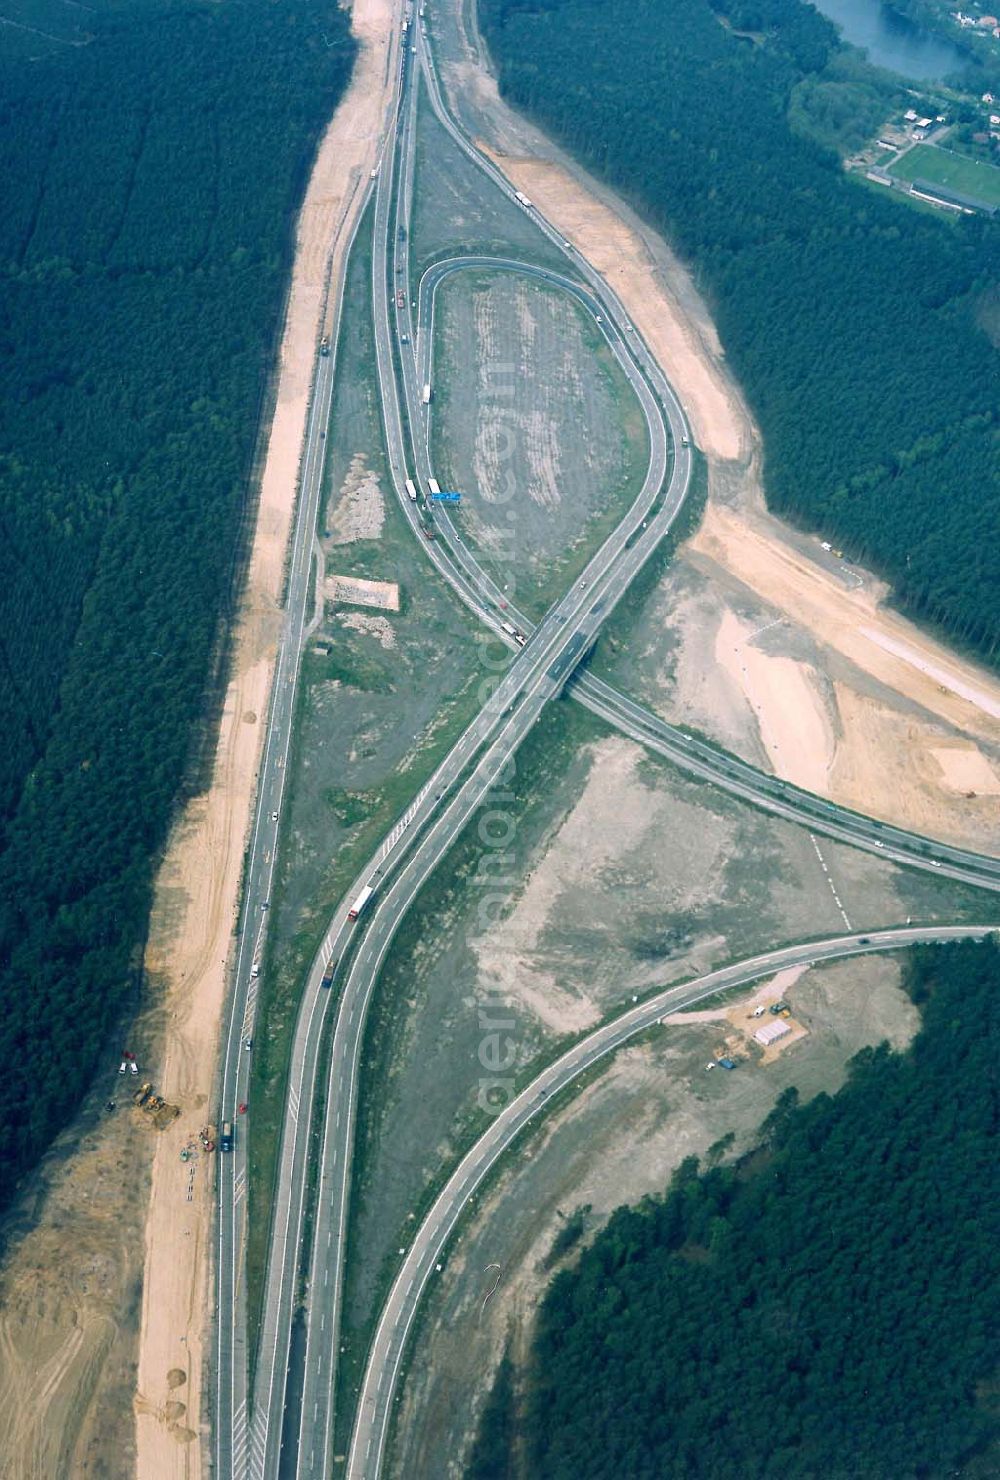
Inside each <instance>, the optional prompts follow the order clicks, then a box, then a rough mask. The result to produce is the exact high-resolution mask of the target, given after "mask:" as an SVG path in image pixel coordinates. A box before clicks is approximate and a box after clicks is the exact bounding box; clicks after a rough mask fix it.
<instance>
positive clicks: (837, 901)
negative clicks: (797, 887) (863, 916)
mask: <svg viewBox="0 0 1000 1480" xmlns="http://www.w3.org/2000/svg"><path fill="white" fill-rule="evenodd" d="M809 841H810V842H811V843H812V845H813V847H814V848H815V849H816V857H817V858H818V859H819V862H820V867H821V868H822V870H823V873H824V874H825V876H826V882H827V883H828V884H829V886H830V893H831V894H832V895H833V902H834V904H835V905H836V906H837V909H838V910H839V911H840V918H841V919H842V920H843V922H844V924H845V925H846V926H847V928H848V930H853V929H854V926H853V925H852V924H851V922H850V920H849V919H848V918H847V911H846V910H845V909H844V906H843V904H842V903H841V899H840V895H839V894H838V893H837V886H836V884H835V883H834V882H833V878H832V877H831V874H830V870H829V869H828V868H827V866H826V862H825V860H824V858H823V855H822V853H821V852H820V851H819V844H818V843H817V841H816V839H815V837H814V836H813V834H812V833H810V834H809Z"/></svg>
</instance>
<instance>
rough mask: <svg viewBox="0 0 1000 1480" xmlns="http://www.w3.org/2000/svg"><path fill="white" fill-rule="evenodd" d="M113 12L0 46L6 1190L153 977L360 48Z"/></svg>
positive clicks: (292, 17)
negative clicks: (263, 449)
mask: <svg viewBox="0 0 1000 1480" xmlns="http://www.w3.org/2000/svg"><path fill="white" fill-rule="evenodd" d="M88 27H89V41H88V44H86V45H82V46H74V47H71V48H70V47H67V48H65V49H64V50H61V51H56V50H51V51H48V52H46V53H45V54H44V55H42V56H41V57H38V58H36V59H35V60H34V61H33V62H32V63H31V64H27V63H25V62H21V61H18V60H17V59H16V58H15V57H11V56H5V57H4V58H2V59H0V77H2V87H0V97H2V101H0V171H2V173H3V177H4V180H5V184H6V190H5V203H4V204H5V209H4V212H3V213H0V275H2V278H3V294H2V297H0V390H2V394H0V530H2V533H3V539H2V541H0V561H2V564H3V570H2V579H0V707H2V713H3V716H4V720H5V731H6V733H5V740H6V743H5V745H4V747H3V748H2V751H0V1057H2V1060H3V1063H4V1074H3V1075H2V1076H0V1206H3V1205H4V1204H5V1203H6V1202H7V1201H8V1200H9V1198H10V1196H11V1195H12V1193H13V1190H14V1187H15V1185H16V1182H17V1178H18V1177H19V1175H20V1174H21V1173H22V1172H23V1171H24V1170H25V1169H26V1168H27V1167H30V1166H31V1165H32V1163H33V1162H34V1161H35V1160H36V1159H37V1157H38V1155H39V1154H40V1153H41V1152H42V1151H43V1150H44V1148H45V1147H46V1145H47V1144H48V1142H49V1140H50V1139H51V1137H52V1136H53V1134H55V1132H57V1131H58V1130H59V1129H60V1128H61V1127H62V1126H63V1125H64V1124H65V1123H66V1121H67V1119H68V1117H69V1116H70V1115H71V1114H72V1113H73V1111H74V1109H75V1107H76V1105H77V1104H78V1102H79V1098H80V1095H81V1093H82V1092H83V1090H84V1088H85V1086H86V1085H87V1084H88V1082H89V1081H90V1078H91V1076H92V1074H93V1071H94V1069H95V1066H96V1065H97V1063H98V1062H99V1059H100V1058H101V1056H106V1057H107V1060H108V1062H109V1063H110V1062H113V1059H114V1056H115V1054H116V1052H117V1049H118V1047H119V1045H118V1043H117V1042H116V1041H115V1038H116V1037H117V1033H116V1032H115V1025H116V1024H117V1023H119V1022H120V1021H121V1018H122V1014H123V1011H125V1009H126V1007H127V1006H128V1005H130V1004H131V1005H134V1002H135V1000H136V999H135V991H136V985H137V978H138V965H139V961H140V958H141V945H142V942H143V939H144V934H145V929H146V920H147V915H148V910H149V903H150V883H151V877H152V867H153V862H154V860H155V858H156V856H157V854H158V852H159V850H160V849H161V848H162V846H163V843H164V840H165V837H166V832H167V828H168V825H169V822H170V818H171V813H172V809H173V806H174V803H175V799H176V797H177V794H178V788H179V786H180V784H181V781H182V778H183V776H184V775H185V771H186V768H187V767H189V765H190V763H191V759H192V753H193V751H194V750H195V748H196V740H197V736H198V733H199V723H200V721H201V720H202V718H203V717H204V714H205V710H206V697H207V691H208V684H209V680H210V677H211V671H212V670H213V665H214V664H215V663H216V660H217V657H218V653H219V651H220V646H221V641H222V636H223V633H224V627H225V622H226V619H227V617H228V615H229V611H228V604H229V602H230V600H231V596H232V590H233V585H234V576H235V572H236V571H237V569H238V567H239V563H240V542H241V540H242V539H243V538H244V536H245V534H246V528H247V524H248V520H247V514H248V512H249V508H250V505H251V503H252V499H251V492H252V490H251V487H250V479H251V471H252V468H251V464H252V460H253V456H254V448H255V443H256V438H257V429H258V422H259V417H260V412H261V409H262V406H263V404H264V393H265V390H266V385H267V379H268V375H269V372H270V364H271V357H272V354H273V349H274V342H275V334H276V330H277V326H278V320H279V315H280V312H281V307H282V301H283V293H284V284H285V278H286V273H287V268H288V265H289V262H290V247H291V242H292V221H293V217H294V212H295V210H296V208H297V205H298V201H299V199H300V196H301V193H302V189H303V186H304V182H305V179H306V177H307V171H308V166H309V163H310V159H311V156H312V153H313V150H314V148H315V143H316V140H317V138H318V135H319V132H320V130H321V128H322V127H323V125H324V123H325V122H326V120H327V119H328V118H329V116H330V114H331V112H332V110H333V108H334V107H335V105H336V103H337V101H338V99H339V97H340V96H341V94H342V92H343V89H344V87H345V85H346V81H347V78H348V75H349V71H350V67H351V62H352V58H353V45H354V44H353V41H352V39H351V37H350V34H349V20H348V16H347V15H346V13H345V12H343V11H341V10H340V9H339V8H338V7H337V6H336V5H335V4H332V3H331V4H322V5H319V6H315V5H309V4H306V3H304V0H287V3H285V4H283V5H282V6H281V7H276V6H272V5H269V4H266V3H264V0H229V3H227V4H226V5H225V6H207V5H202V4H197V3H180V4H173V3H167V4H160V3H151V4H142V5H136V6H133V7H128V6H126V7H124V8H116V9H115V10H107V11H104V12H98V11H95V12H93V13H91V14H90V15H89V16H88ZM112 1035H114V1036H112Z"/></svg>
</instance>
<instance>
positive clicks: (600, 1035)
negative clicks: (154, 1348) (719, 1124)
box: [346, 925, 996, 1480]
mask: <svg viewBox="0 0 1000 1480" xmlns="http://www.w3.org/2000/svg"><path fill="white" fill-rule="evenodd" d="M995 929H996V927H995V926H988V925H983V926H956V927H937V928H925V929H913V928H908V929H907V928H904V929H901V930H874V931H871V932H870V933H869V934H868V935H867V936H865V937H862V936H860V935H854V934H851V935H846V936H838V937H834V938H830V939H827V940H822V941H813V942H812V943H810V944H805V945H799V946H785V947H784V948H783V949H781V950H777V951H768V952H766V953H764V954H763V955H760V956H754V957H752V958H750V959H749V960H746V961H741V962H737V963H736V964H735V965H732V966H727V967H724V968H723V969H722V970H720V971H713V972H712V973H711V974H710V975H708V976H703V977H699V978H698V979H697V980H696V981H692V982H686V983H684V984H682V985H681V986H674V987H669V988H667V989H666V990H665V991H663V992H657V993H656V995H655V996H653V997H650V998H648V999H647V1000H646V1001H645V1002H642V1003H640V1005H639V1006H638V1007H633V1008H632V1009H631V1010H630V1011H628V1012H626V1013H623V1014H622V1016H621V1017H619V1018H617V1019H615V1020H614V1021H613V1022H610V1023H606V1024H605V1025H604V1026H603V1027H601V1028H597V1029H595V1030H594V1032H593V1033H590V1034H588V1035H587V1037H586V1038H583V1039H581V1040H580V1041H579V1042H578V1043H576V1044H574V1045H573V1047H572V1048H570V1049H569V1050H567V1052H566V1053H565V1054H563V1056H562V1057H561V1058H559V1059H557V1060H556V1062H555V1063H554V1064H550V1065H549V1067H548V1068H547V1069H545V1070H543V1072H542V1073H541V1074H539V1075H538V1076H537V1078H535V1079H533V1080H532V1082H531V1083H530V1084H529V1085H527V1086H526V1087H525V1088H524V1089H523V1090H522V1091H521V1093H520V1094H519V1095H518V1096H517V1098H516V1099H514V1100H512V1101H511V1102H510V1104H509V1105H507V1107H506V1108H505V1109H504V1110H503V1111H501V1113H500V1114H499V1115H498V1116H497V1117H496V1119H495V1120H494V1121H493V1123H492V1125H491V1126H490V1128H489V1130H487V1131H486V1132H485V1133H484V1134H483V1135H482V1136H481V1137H480V1138H479V1140H478V1141H477V1142H476V1143H475V1145H474V1146H473V1147H472V1148H471V1150H470V1151H469V1152H468V1153H467V1154H466V1156H464V1157H463V1158H462V1160H461V1161H460V1162H459V1164H458V1166H457V1167H456V1169H455V1171H454V1172H453V1173H452V1175H451V1177H450V1178H449V1179H448V1182H447V1183H446V1185H445V1187H444V1188H443V1190H442V1191H441V1193H440V1194H439V1196H438V1197H437V1199H436V1200H435V1202H434V1204H433V1206H432V1207H431V1210H430V1212H429V1213H428V1214H427V1216H426V1217H425V1219H424V1221H423V1222H422V1223H421V1225H420V1227H419V1229H418V1231H417V1233H416V1235H415V1236H414V1239H413V1242H412V1244H411V1245H410V1247H409V1249H408V1250H407V1253H406V1256H405V1258H404V1260H403V1262H402V1265H401V1267H400V1270H399V1273H398V1274H397V1276H396V1278H395V1280H394V1282H393V1285H392V1289H391V1290H390V1292H389V1297H388V1300H387V1301H386V1304H385V1306H384V1308H383V1311H382V1315H381V1318H380V1320H379V1323H378V1326H377V1328H376V1332H375V1338H374V1341H373V1342H372V1347H371V1351H370V1353H369V1358H368V1365H367V1367H366V1369H365V1376H364V1380H363V1382H362V1385H361V1393H360V1396H359V1400H358V1410H357V1419H356V1421H355V1427H354V1433H353V1436H352V1439H351V1448H350V1453H349V1456H348V1461H347V1469H346V1475H347V1477H348V1480H375V1477H376V1476H377V1475H378V1473H379V1470H380V1467H381V1465H382V1461H383V1459H384V1456H385V1446H386V1441H387V1439H388V1436H389V1431H390V1427H391V1423H392V1412H393V1403H394V1399H395V1396H396V1387H397V1384H398V1380H399V1374H400V1369H401V1367H402V1364H403V1360H404V1357H405V1354H406V1341H407V1336H408V1335H409V1332H410V1328H411V1326H412V1324H413V1318H414V1316H415V1315H416V1312H417V1307H418V1306H419V1304H420V1300H421V1298H422V1296H423V1294H424V1292H425V1290H426V1289H427V1286H428V1284H429V1283H430V1282H431V1281H432V1280H434V1279H442V1280H446V1279H447V1278H448V1265H447V1244H448V1239H449V1237H450V1236H451V1234H452V1232H453V1230H454V1229H455V1227H456V1225H457V1224H458V1222H459V1221H460V1219H461V1217H462V1214H463V1212H464V1211H465V1209H466V1207H467V1206H468V1203H469V1199H470V1198H471V1197H473V1196H474V1194H475V1192H476V1190H477V1189H478V1188H479V1187H480V1186H481V1185H482V1183H483V1181H484V1179H485V1178H486V1177H487V1176H488V1175H489V1173H490V1172H491V1171H492V1169H493V1167H494V1166H495V1165H496V1163H497V1161H498V1160H499V1158H500V1157H502V1156H503V1154H504V1153H505V1151H506V1150H507V1149H508V1148H509V1146H510V1145H511V1143H512V1142H513V1141H514V1139H515V1138H516V1137H517V1136H518V1135H520V1133H521V1132H522V1131H523V1130H524V1128H525V1127H526V1126H527V1125H528V1124H529V1123H530V1122H531V1121H532V1120H534V1119H536V1118H538V1117H539V1116H541V1115H542V1114H543V1113H544V1111H545V1110H546V1109H547V1108H548V1107H547V1105H546V1103H545V1102H546V1101H550V1099H551V1097H552V1096H553V1095H556V1094H558V1093H559V1091H560V1090H562V1089H565V1088H566V1087H567V1086H568V1085H570V1084H572V1082H573V1080H574V1079H576V1078H577V1077H578V1076H579V1075H580V1074H582V1073H584V1072H585V1071H586V1070H587V1069H589V1068H590V1067H591V1066H592V1065H594V1064H596V1063H598V1062H599V1061H600V1060H601V1059H603V1058H606V1057H607V1056H608V1055H609V1054H612V1053H614V1052H615V1050H616V1049H618V1048H620V1047H621V1046H622V1044H624V1043H626V1042H628V1040H629V1039H630V1038H634V1037H635V1036H636V1035H637V1034H639V1033H643V1032H645V1031H646V1030H647V1029H649V1028H651V1027H652V1026H653V1025H654V1024H655V1023H656V1022H657V1021H658V1019H659V1018H660V1017H662V1016H663V1015H664V1013H667V1012H679V1011H681V1010H682V1009H684V1008H687V1007H693V1006H694V1005H695V1004H696V1003H698V1002H700V1001H703V1000H704V999H705V998H706V997H711V996H713V995H714V994H715V993H716V992H720V991H723V990H731V989H733V988H734V987H740V986H746V985H747V984H748V983H750V982H753V981H757V980H759V979H760V978H761V977H764V976H771V975H772V974H773V973H775V972H778V971H783V970H785V969H786V968H787V967H789V966H798V965H801V964H803V963H806V962H814V961H831V960H837V959H840V958H843V957H845V956H855V955H866V954H868V953H869V952H872V951H894V950H899V949H900V948H901V947H902V946H906V945H914V944H917V943H918V942H921V941H929V940H962V939H966V940H967V939H969V938H970V937H971V938H975V939H979V938H982V937H983V936H985V935H988V934H990V933H991V931H994V930H995ZM862 940H863V941H864V944H862Z"/></svg>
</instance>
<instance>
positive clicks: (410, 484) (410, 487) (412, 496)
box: [406, 478, 417, 504]
mask: <svg viewBox="0 0 1000 1480" xmlns="http://www.w3.org/2000/svg"><path fill="white" fill-rule="evenodd" d="M406 497H407V498H408V499H409V500H410V502H411V503H414V504H415V503H416V501H417V485H416V484H415V483H414V481H413V479H412V478H407V480H406Z"/></svg>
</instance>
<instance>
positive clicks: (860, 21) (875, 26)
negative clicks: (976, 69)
mask: <svg viewBox="0 0 1000 1480" xmlns="http://www.w3.org/2000/svg"><path fill="white" fill-rule="evenodd" d="M813 4H814V5H815V6H816V9H817V10H819V11H822V13H823V15H825V16H827V17H828V18H829V19H830V20H831V21H833V23H834V24H835V25H836V26H839V27H840V29H841V31H842V32H843V36H844V40H845V41H849V42H850V43H851V45H852V46H860V47H864V49H865V51H866V52H867V53H868V59H869V61H871V62H873V63H874V64H875V66H877V67H888V68H889V69H890V70H891V71H893V72H899V73H900V74H901V75H902V76H903V77H909V78H912V79H913V80H914V81H915V82H938V81H940V80H941V78H942V77H948V76H951V75H952V74H954V73H956V72H965V71H967V70H968V68H969V65H970V63H969V58H968V56H967V55H966V54H965V52H963V51H960V50H959V48H958V47H957V46H952V44H951V43H950V42H949V41H947V40H945V39H944V38H942V37H938V36H932V35H931V33H930V32H929V31H924V30H922V29H921V27H920V26H916V25H914V23H913V22H912V21H909V20H907V19H906V17H905V16H902V15H898V14H897V13H896V11H894V10H890V9H889V7H888V6H886V5H880V4H879V3H878V0H813Z"/></svg>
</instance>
